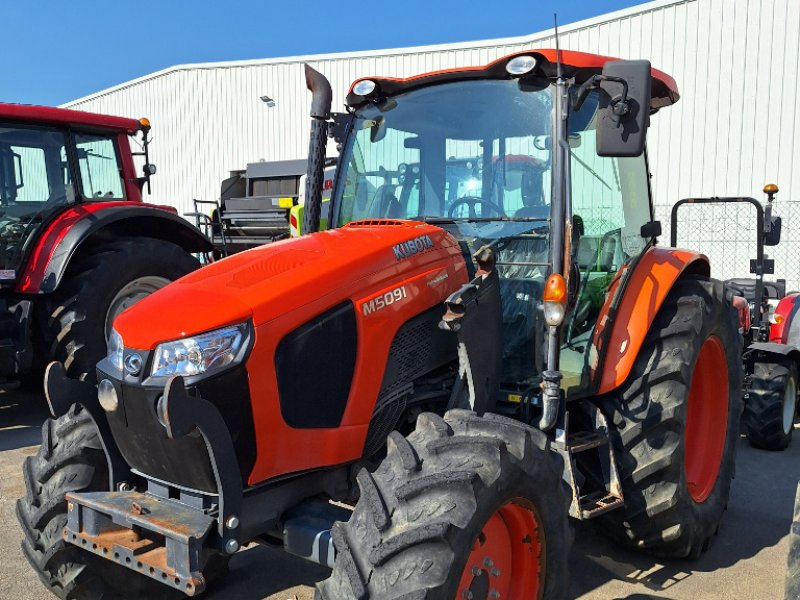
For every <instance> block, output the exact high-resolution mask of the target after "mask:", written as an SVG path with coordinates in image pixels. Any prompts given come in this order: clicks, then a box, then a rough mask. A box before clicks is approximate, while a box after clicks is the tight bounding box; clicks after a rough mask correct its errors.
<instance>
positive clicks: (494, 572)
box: [490, 567, 500, 577]
mask: <svg viewBox="0 0 800 600" xmlns="http://www.w3.org/2000/svg"><path fill="white" fill-rule="evenodd" d="M490 573H491V574H492V577H500V569H498V568H497V567H492V570H491V571H490Z"/></svg>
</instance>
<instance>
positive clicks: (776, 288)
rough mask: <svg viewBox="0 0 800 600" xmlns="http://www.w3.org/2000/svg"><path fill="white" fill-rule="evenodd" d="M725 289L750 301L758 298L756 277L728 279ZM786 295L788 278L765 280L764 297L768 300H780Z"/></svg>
mask: <svg viewBox="0 0 800 600" xmlns="http://www.w3.org/2000/svg"><path fill="white" fill-rule="evenodd" d="M725 289H726V290H727V291H729V292H730V293H731V294H733V295H734V296H741V297H742V298H744V299H745V300H747V301H748V302H753V301H754V300H755V299H756V280H755V279H746V278H741V279H726V280H725ZM785 295H786V280H785V279H778V280H777V281H765V282H764V298H766V299H768V300H780V299H781V298H783V297H784V296H785Z"/></svg>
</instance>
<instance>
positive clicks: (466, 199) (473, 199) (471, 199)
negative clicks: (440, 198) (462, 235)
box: [447, 196, 506, 219]
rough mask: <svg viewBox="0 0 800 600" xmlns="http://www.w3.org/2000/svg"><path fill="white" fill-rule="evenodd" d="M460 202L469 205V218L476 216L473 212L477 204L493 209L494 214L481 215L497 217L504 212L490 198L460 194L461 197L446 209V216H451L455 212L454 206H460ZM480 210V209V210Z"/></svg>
mask: <svg viewBox="0 0 800 600" xmlns="http://www.w3.org/2000/svg"><path fill="white" fill-rule="evenodd" d="M462 204H466V205H467V206H468V207H469V217H470V218H471V219H474V218H476V217H477V216H478V215H477V214H476V213H475V207H476V206H477V205H478V204H482V205H485V206H488V207H489V208H491V209H492V210H493V211H494V215H483V214H481V216H482V217H483V216H498V217H505V216H506V213H504V212H503V209H502V208H500V207H499V206H498V205H497V204H495V203H494V202H492V201H491V200H485V199H484V198H481V197H480V196H461V198H457V199H456V200H455V201H454V202H453V203H452V204H451V205H450V208H448V209H447V216H448V217H453V216H454V213H455V212H456V208H457V207H459V206H461V205H462ZM481 212H482V211H481Z"/></svg>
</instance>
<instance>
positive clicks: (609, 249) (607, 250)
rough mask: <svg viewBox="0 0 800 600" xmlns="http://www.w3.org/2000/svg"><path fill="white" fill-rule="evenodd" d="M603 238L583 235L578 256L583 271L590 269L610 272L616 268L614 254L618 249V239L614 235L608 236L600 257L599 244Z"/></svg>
mask: <svg viewBox="0 0 800 600" xmlns="http://www.w3.org/2000/svg"><path fill="white" fill-rule="evenodd" d="M601 239H602V238H599V237H588V236H583V237H581V239H580V241H579V242H578V252H577V256H576V260H577V262H578V266H579V267H580V269H581V271H584V270H586V269H589V270H590V271H602V272H605V273H608V272H610V271H612V270H614V254H615V252H616V250H617V240H616V239H615V238H613V237H609V238H607V239H606V241H605V243H604V244H603V248H602V249H601V250H600V256H599V257H598V255H597V250H598V249H597V246H598V245H599V244H600V242H601Z"/></svg>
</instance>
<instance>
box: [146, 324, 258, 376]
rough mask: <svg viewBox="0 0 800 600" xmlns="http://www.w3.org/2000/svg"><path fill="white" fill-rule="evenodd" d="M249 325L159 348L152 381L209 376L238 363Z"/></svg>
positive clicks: (218, 331) (237, 326)
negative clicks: (157, 378)
mask: <svg viewBox="0 0 800 600" xmlns="http://www.w3.org/2000/svg"><path fill="white" fill-rule="evenodd" d="M246 331H247V325H245V324H244V323H243V324H241V325H232V326H230V327H223V328H222V329H217V330H216V331H210V332H208V333H203V334H201V335H196V336H194V337H189V338H185V339H182V340H175V341H174V342H167V343H165V344H159V346H158V348H156V352H155V358H154V359H153V368H152V370H151V372H150V374H151V375H152V376H153V377H169V376H171V375H183V376H184V377H191V376H193V375H208V374H210V373H216V372H217V371H221V370H223V369H225V368H227V367H230V366H231V365H233V364H235V363H237V362H238V360H240V359H241V353H240V350H241V349H242V344H243V343H244V341H245V333H246Z"/></svg>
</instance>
